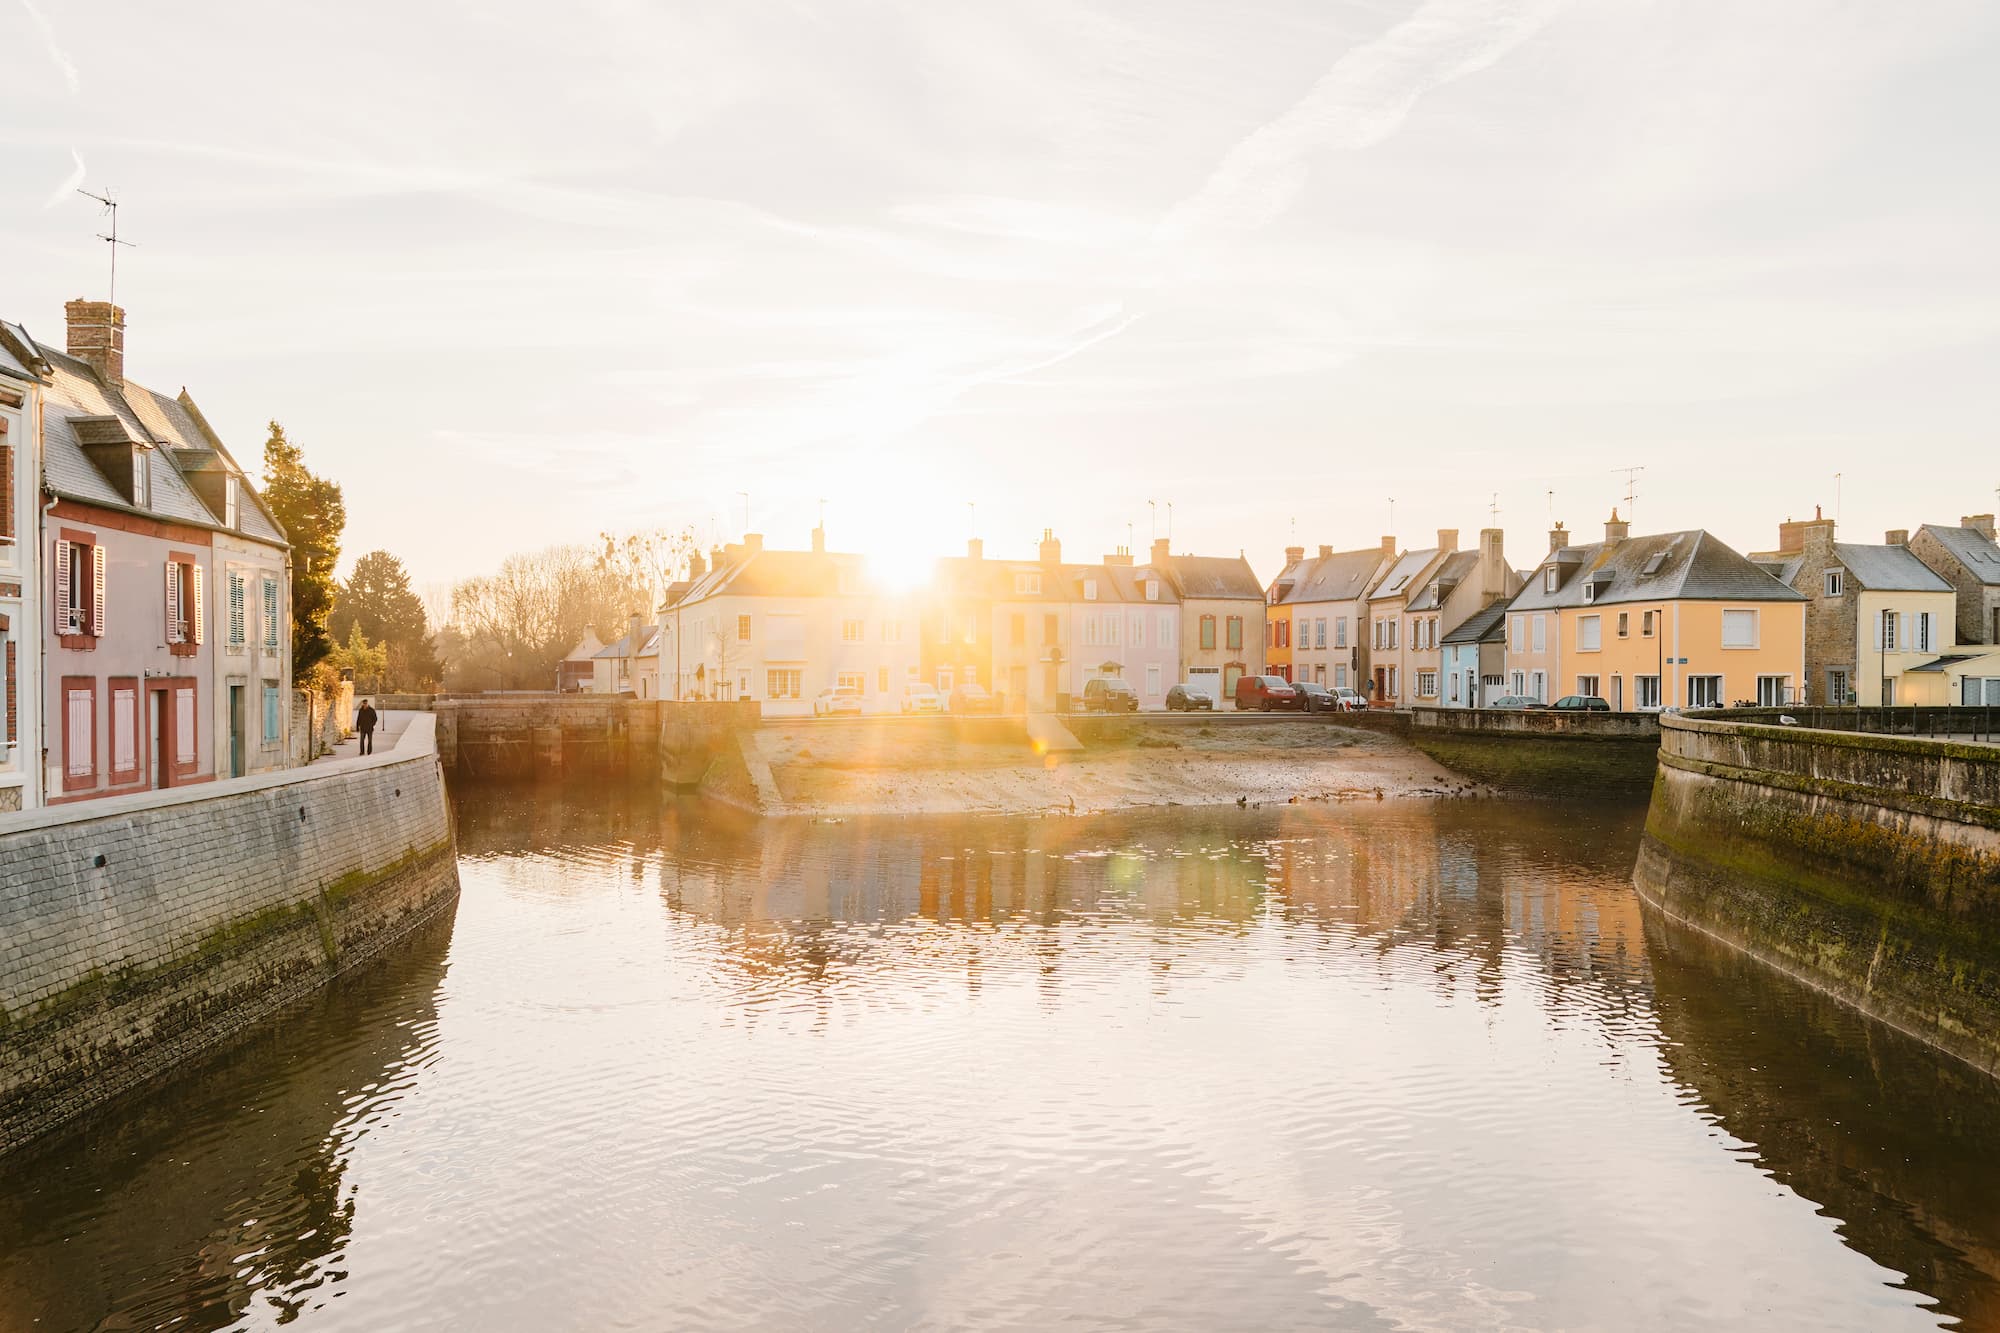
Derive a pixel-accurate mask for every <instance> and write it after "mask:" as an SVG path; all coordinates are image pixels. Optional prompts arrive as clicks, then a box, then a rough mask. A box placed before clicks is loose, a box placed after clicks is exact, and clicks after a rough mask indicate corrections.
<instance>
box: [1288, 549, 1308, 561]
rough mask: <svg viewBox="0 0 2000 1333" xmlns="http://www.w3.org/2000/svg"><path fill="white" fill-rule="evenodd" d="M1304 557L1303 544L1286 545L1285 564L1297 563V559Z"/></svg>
mask: <svg viewBox="0 0 2000 1333" xmlns="http://www.w3.org/2000/svg"><path fill="white" fill-rule="evenodd" d="M1305 558H1306V548H1305V547H1303V546H1287V547H1286V548H1285V563H1286V564H1287V565H1296V564H1297V563H1299V561H1301V560H1303V559H1305Z"/></svg>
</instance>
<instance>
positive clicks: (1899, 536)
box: [1882, 528, 1910, 546]
mask: <svg viewBox="0 0 2000 1333" xmlns="http://www.w3.org/2000/svg"><path fill="white" fill-rule="evenodd" d="M1882 544H1883V545H1885V546H1908V545H1909V544H1910V530H1909V529H1908V528H1890V529H1889V530H1888V531H1887V532H1885V533H1883V534H1882Z"/></svg>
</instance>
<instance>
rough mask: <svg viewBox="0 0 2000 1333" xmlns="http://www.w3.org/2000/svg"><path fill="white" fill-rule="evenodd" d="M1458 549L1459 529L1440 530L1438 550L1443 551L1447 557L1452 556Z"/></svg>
mask: <svg viewBox="0 0 2000 1333" xmlns="http://www.w3.org/2000/svg"><path fill="white" fill-rule="evenodd" d="M1457 549H1458V529H1457V528H1439V529H1438V550H1440V551H1443V552H1444V553H1445V554H1446V555H1450V554H1451V553H1452V552H1453V551H1456V550H1457Z"/></svg>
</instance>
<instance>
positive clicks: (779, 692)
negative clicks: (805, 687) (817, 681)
mask: <svg viewBox="0 0 2000 1333" xmlns="http://www.w3.org/2000/svg"><path fill="white" fill-rule="evenodd" d="M800 675H801V672H800V671H799V669H798V668H797V667H781V668H773V669H772V670H769V671H766V672H765V673H764V695H765V697H766V698H770V699H796V698H798V697H799V685H800V682H799V677H800Z"/></svg>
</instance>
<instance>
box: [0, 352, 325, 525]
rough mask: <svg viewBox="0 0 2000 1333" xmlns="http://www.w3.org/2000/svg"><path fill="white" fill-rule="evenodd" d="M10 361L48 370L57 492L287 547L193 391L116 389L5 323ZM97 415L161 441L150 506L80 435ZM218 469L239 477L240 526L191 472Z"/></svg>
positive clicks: (46, 396) (46, 431)
mask: <svg viewBox="0 0 2000 1333" xmlns="http://www.w3.org/2000/svg"><path fill="white" fill-rule="evenodd" d="M22 353H26V354H27V355H28V357H29V358H30V359H31V360H36V359H38V361H39V364H38V365H24V364H23V360H22ZM5 366H13V367H18V368H21V369H24V370H28V371H35V370H40V371H41V372H42V373H41V375H40V378H41V379H42V381H43V384H44V386H45V390H44V393H43V399H42V402H43V411H42V469H43V471H42V478H43V481H44V483H45V484H46V485H47V486H48V488H49V489H50V490H52V491H54V492H55V493H56V494H58V495H61V496H64V497H65V498H68V499H72V500H78V501H82V502H83V503H86V504H93V505H100V506H103V507H105V508H109V509H119V510H124V511H126V512H128V513H132V512H136V513H146V514H151V515H154V516H156V517H159V518H165V519H171V520H173V521H175V522H179V523H187V524H192V525H195V526H199V527H204V528H212V529H214V530H216V531H220V532H232V533H235V534H237V535H239V536H243V537H248V538H250V539H252V540H255V541H263V542H268V543H270V544H272V545H275V546H283V545H285V544H286V541H285V534H284V531H283V529H281V528H280V527H279V526H278V524H277V521H276V520H275V519H273V518H272V517H271V514H270V511H269V510H268V509H267V508H265V506H264V502H263V499H262V498H261V497H260V496H259V495H258V494H257V491H256V488H255V487H254V486H253V485H251V483H250V480H249V478H248V476H246V475H245V474H244V472H243V469H242V468H241V467H240V466H238V465H237V463H236V461H235V459H234V458H232V457H231V456H230V454H229V451H228V450H227V449H226V448H224V447H223V444H222V441H220V440H218V439H216V438H215V435H214V434H213V432H211V431H210V430H209V429H208V427H207V425H206V423H204V422H203V421H202V420H201V416H200V412H199V411H198V410H197V409H195V408H194V406H193V404H192V402H191V401H189V400H187V399H186V395H185V394H183V395H182V396H181V397H180V398H170V397H168V396H167V395H165V394H163V393H160V392H158V391H157V390H154V389H148V388H147V387H145V386H144V385H142V384H137V383H134V382H133V381H131V380H126V381H125V382H124V383H123V384H121V385H119V386H117V387H116V388H113V387H111V386H109V385H107V384H106V383H105V382H104V381H102V380H100V379H99V378H98V376H97V372H96V371H95V370H93V369H92V368H91V366H90V365H89V363H88V362H85V361H81V360H79V359H77V358H76V357H72V356H70V355H69V354H68V353H66V352H58V351H56V350H55V349H54V348H52V347H47V346H44V345H43V344H41V343H39V342H36V341H34V340H33V339H32V338H30V337H29V336H28V334H27V331H26V330H25V329H23V328H22V327H21V326H20V325H18V324H0V367H5ZM90 417H107V418H112V419H113V420H114V421H115V423H116V425H115V426H104V425H99V426H93V427H92V429H93V430H94V431H98V432H103V431H106V430H109V431H111V432H112V433H114V435H115V434H116V433H118V432H122V434H123V435H124V437H125V438H127V439H129V440H131V441H133V442H134V443H135V444H148V445H152V446H155V447H154V448H153V450H152V455H151V456H152V460H153V461H152V466H151V467H149V468H148V469H147V472H148V476H149V479H150V483H151V484H150V487H149V494H148V495H147V503H146V504H145V505H143V506H135V505H133V504H132V503H131V502H130V501H128V500H127V499H126V498H125V497H124V495H123V494H122V493H121V492H120V491H119V490H118V488H117V487H115V486H113V485H112V484H111V482H110V481H109V480H107V479H106V478H105V476H104V474H103V473H102V472H100V471H98V469H97V465H96V464H95V463H93V462H91V461H90V456H89V454H87V453H86V452H85V451H84V449H83V442H82V440H81V438H80V437H79V436H80V430H81V427H80V425H79V423H80V422H82V421H83V420H84V419H85V418H90ZM93 438H102V436H101V434H98V435H95V436H94V437H93ZM217 466H219V467H221V468H223V469H225V470H227V471H229V472H231V473H234V474H235V475H236V477H237V478H238V480H239V485H238V488H237V496H238V502H237V511H238V512H237V519H238V526H237V527H235V528H229V527H225V526H224V524H223V522H222V518H223V516H222V515H220V514H217V513H214V512H212V511H211V510H210V509H209V508H208V506H207V505H206V504H204V503H203V502H202V500H201V498H200V497H199V496H198V495H197V494H196V493H195V490H194V487H193V486H192V485H191V484H189V482H188V480H187V476H186V474H187V473H189V472H192V471H196V470H199V469H202V468H207V467H217Z"/></svg>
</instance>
